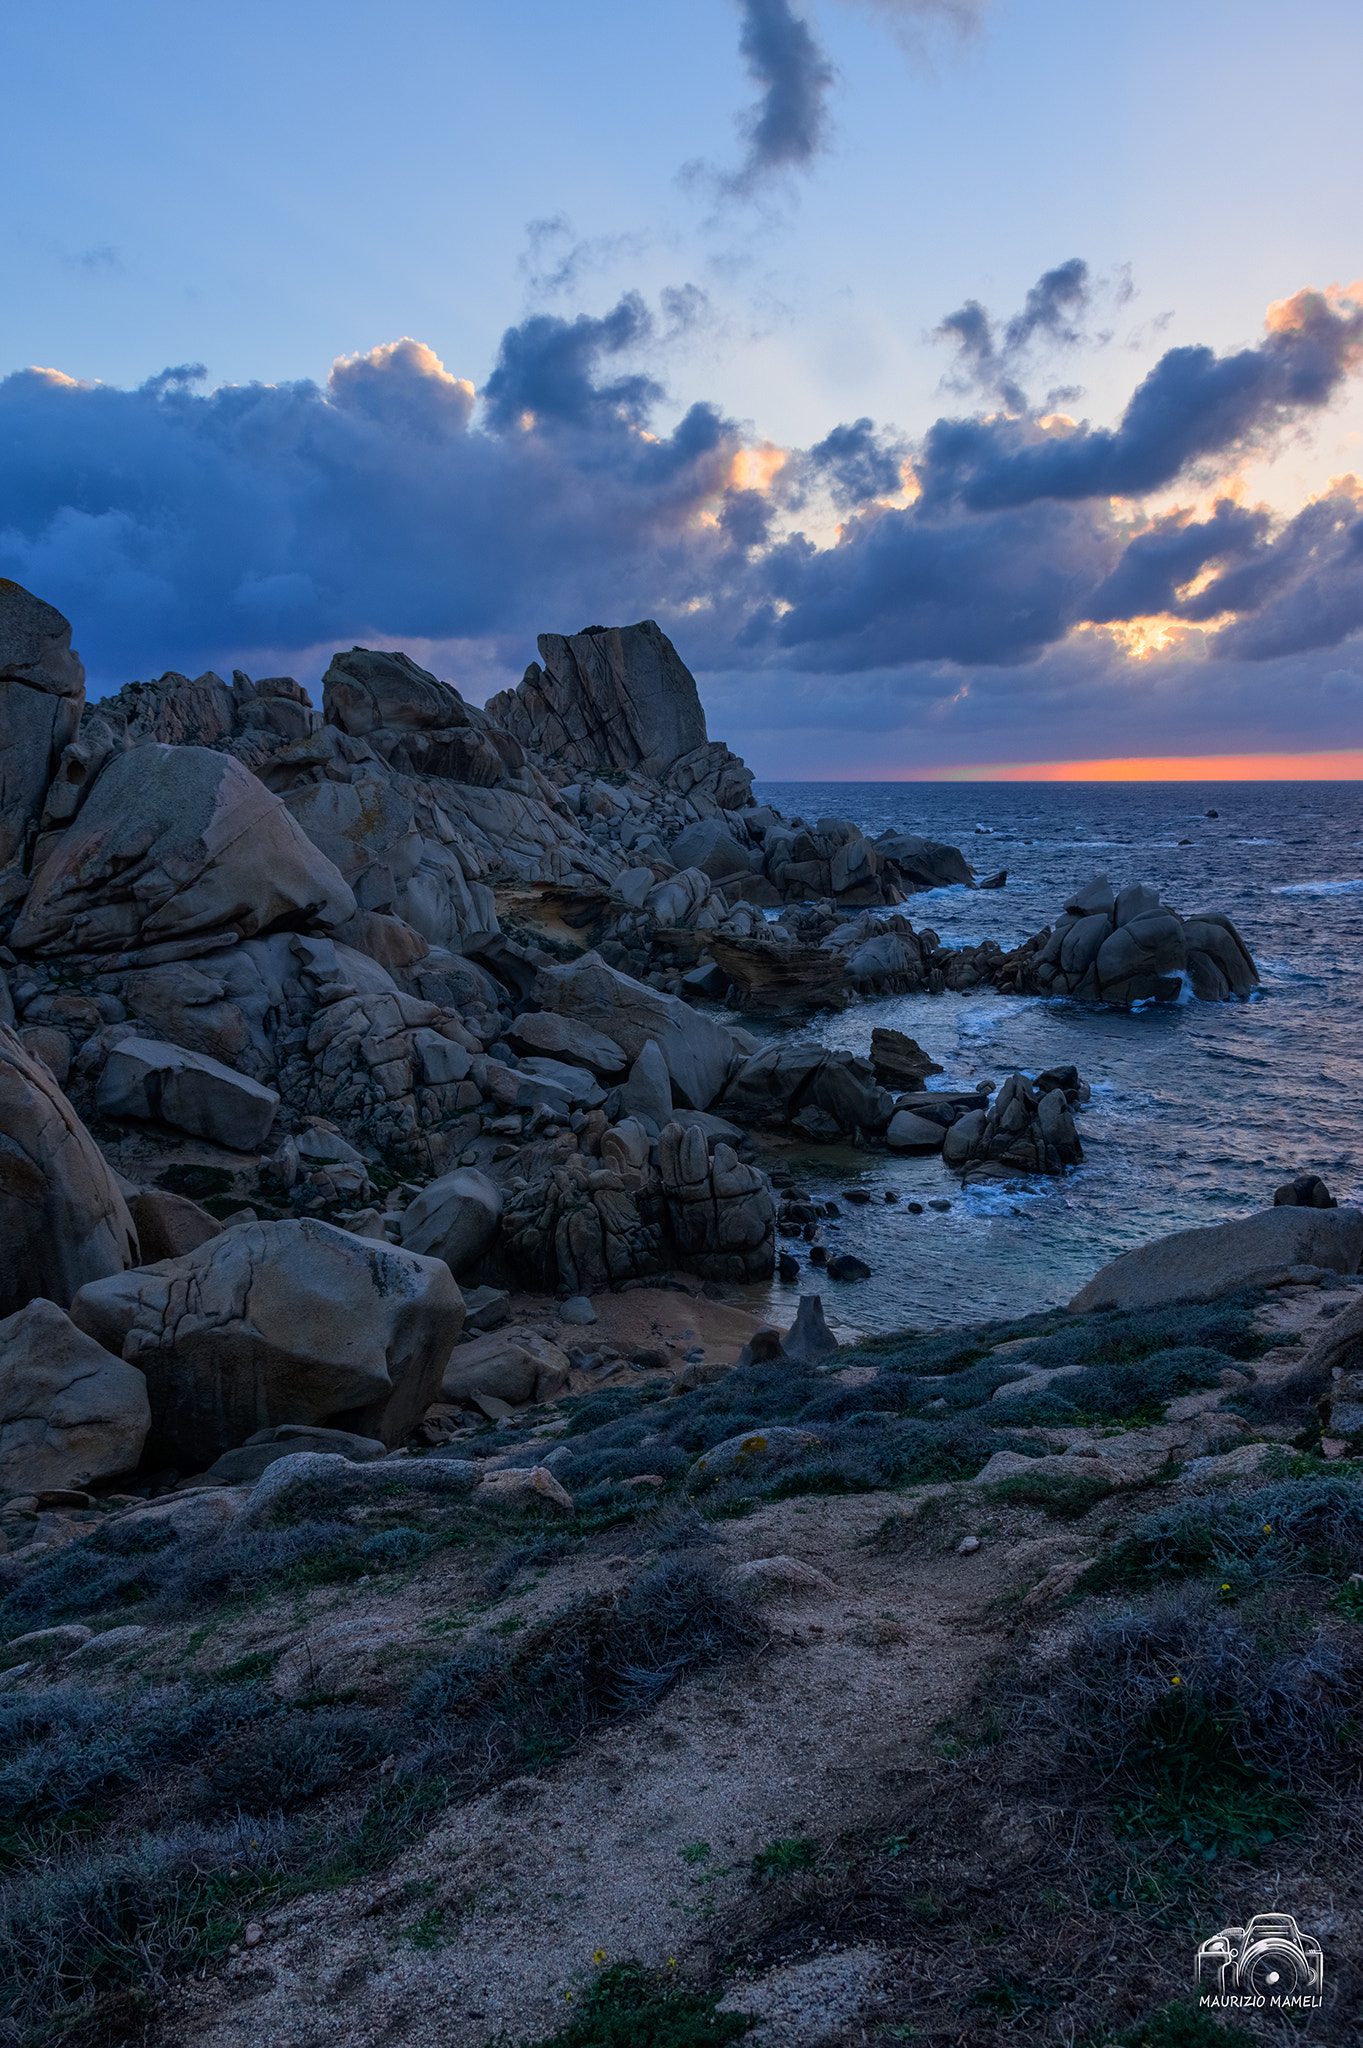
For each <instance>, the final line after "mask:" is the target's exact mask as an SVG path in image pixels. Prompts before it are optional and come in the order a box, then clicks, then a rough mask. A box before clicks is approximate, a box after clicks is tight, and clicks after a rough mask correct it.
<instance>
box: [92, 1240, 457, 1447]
mask: <svg viewBox="0 0 1363 2048" xmlns="http://www.w3.org/2000/svg"><path fill="white" fill-rule="evenodd" d="M71 1320H72V1321H73V1322H74V1323H75V1324H76V1325H77V1327H78V1328H79V1329H81V1330H84V1331H85V1332H86V1334H87V1335H89V1336H91V1337H93V1338H94V1339H95V1341H96V1342H97V1343H99V1344H102V1345H103V1346H104V1347H105V1349H106V1350H109V1351H112V1352H115V1353H116V1354H118V1355H119V1356H121V1357H122V1358H124V1359H126V1360H127V1362H128V1363H129V1364H130V1365H135V1366H137V1367H138V1369H139V1370H140V1371H141V1372H142V1373H143V1374H144V1375H145V1377H146V1382H147V1392H148V1396H149V1398H150V1401H151V1414H152V1423H153V1427H154V1428H155V1429H156V1431H157V1432H158V1434H159V1435H160V1436H161V1437H162V1438H164V1439H165V1440H166V1441H167V1442H168V1443H170V1444H171V1445H173V1447H174V1451H175V1454H176V1457H177V1458H178V1459H179V1460H180V1461H182V1462H183V1463H185V1464H186V1465H187V1466H188V1469H190V1470H197V1469H200V1468H201V1467H203V1466H207V1465H210V1464H212V1463H213V1461H214V1459H216V1458H218V1457H220V1456H221V1454H222V1453H223V1452H224V1451H229V1450H233V1449H235V1448H236V1447H237V1446H238V1445H240V1444H243V1443H245V1442H246V1441H247V1439H248V1438H249V1437H251V1436H253V1435H254V1434H255V1433H256V1431H257V1430H261V1429H271V1428H274V1427H276V1426H277V1425H278V1424H280V1423H286V1422H295V1423H317V1422H320V1423H325V1424H326V1425H328V1426H329V1427H331V1428H341V1429H346V1430H349V1431H351V1432H353V1433H354V1434H355V1435H358V1436H368V1437H377V1438H379V1439H380V1440H381V1441H382V1442H384V1443H389V1444H392V1443H398V1442H401V1441H402V1439H403V1438H404V1437H406V1436H407V1435H408V1434H409V1433H410V1432H411V1431H412V1430H413V1429H415V1427H416V1425H417V1423H418V1422H419V1421H420V1420H421V1417H422V1415H423V1414H424V1413H425V1411H426V1409H427V1408H428V1407H429V1405H430V1403H431V1402H432V1401H433V1400H434V1399H435V1398H436V1395H437V1393H438V1391H439V1387H440V1380H441V1375H442V1374H443V1372H444V1370H445V1366H446V1363H447V1361H448V1359H449V1355H450V1352H451V1351H452V1350H453V1348H454V1344H455V1341H456V1339H457V1338H458V1336H459V1332H460V1329H461V1327H462V1324H463V1320H464V1304H463V1299H462V1297H461V1295H460V1293H459V1289H458V1287H457V1286H456V1285H455V1283H454V1280H453V1279H452V1277H451V1275H450V1271H449V1268H448V1267H447V1266H446V1265H445V1264H444V1262H443V1261H442V1260H440V1259H426V1258H419V1257H417V1256H416V1255H415V1254H414V1253H412V1252H407V1251H400V1250H397V1249H395V1248H393V1247H390V1246H387V1245H379V1244H375V1243H373V1242H372V1241H370V1240H367V1239H363V1238H358V1237H354V1236H352V1235H351V1234H350V1233H349V1232H348V1231H344V1230H337V1229H336V1228H334V1226H333V1225H331V1224H329V1223H320V1222H315V1221H310V1220H309V1221H304V1222H298V1223H246V1224H239V1225H237V1226H236V1227H235V1228H233V1229H230V1230H225V1231H223V1232H222V1233H221V1234H220V1235H219V1236H217V1237H214V1238H210V1239H209V1240H208V1242H207V1243H206V1244H203V1245H200V1246H199V1248H198V1249H197V1250H196V1251H193V1252H190V1253H188V1254H187V1255H186V1256H185V1257H184V1258H180V1259H168V1260H165V1261H164V1262H163V1263H162V1264H160V1265H157V1266H146V1267H142V1268H141V1269H139V1270H137V1271H134V1272H129V1273H125V1274H120V1275H118V1276H117V1277H116V1278H113V1279H108V1280H96V1281H93V1282H91V1283H90V1284H89V1285H87V1286H85V1287H83V1288H82V1289H81V1291H80V1293H79V1294H77V1296H76V1298H75V1300H74V1301H73V1303H72V1305H71Z"/></svg>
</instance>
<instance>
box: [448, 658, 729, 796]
mask: <svg viewBox="0 0 1363 2048" xmlns="http://www.w3.org/2000/svg"><path fill="white" fill-rule="evenodd" d="M538 646H539V651H540V660H539V661H538V662H534V661H532V662H531V664H530V666H529V668H528V669H527V670H526V672H525V675H524V677H523V678H522V680H521V682H520V683H519V684H518V685H517V686H516V688H515V689H514V690H507V691H504V692H503V693H502V694H501V695H500V696H498V697H493V698H492V699H490V701H489V703H488V706H487V710H488V715H489V716H490V717H491V718H493V719H494V720H496V721H497V722H498V723H500V724H502V725H504V726H505V727H506V729H507V730H508V731H509V732H510V733H512V734H513V735H514V736H515V738H516V739H518V740H519V741H520V742H521V744H522V745H523V746H525V747H527V748H530V749H531V750H532V751H533V752H535V753H537V754H542V755H543V756H544V757H545V758H546V759H547V760H549V761H553V762H555V763H561V764H562V765H563V766H564V767H566V768H569V769H576V770H581V771H585V772H586V773H588V774H593V775H599V774H608V773H610V772H611V771H612V770H619V771H622V772H623V773H625V774H627V775H630V774H639V775H642V776H644V777H646V778H647V779H648V780H650V781H654V782H660V783H663V784H664V785H666V786H668V787H671V788H673V789H675V790H677V792H678V793H679V794H680V795H682V796H689V797H690V798H691V799H692V801H693V802H695V801H696V800H697V798H698V797H704V798H706V799H708V802H709V803H710V804H712V805H714V806H716V807H717V808H718V809H720V810H726V811H736V810H741V809H742V808H743V806H744V805H745V804H749V803H751V801H752V772H751V770H750V769H748V768H745V767H744V765H743V763H742V762H741V761H740V760H739V759H738V757H737V755H736V754H731V753H730V752H729V749H728V748H727V747H726V746H723V745H722V744H720V743H718V742H714V743H712V742H711V740H710V737H709V734H708V733H707V732H706V729H705V712H704V710H703V709H702V707H701V701H700V695H699V692H698V691H697V689H696V679H695V677H694V676H693V675H692V673H691V671H690V669H689V668H687V666H686V664H685V663H684V662H683V661H682V660H681V658H680V656H679V655H678V653H677V650H676V648H675V647H674V646H673V645H672V642H671V641H670V640H669V639H668V637H667V635H666V634H665V633H663V632H661V631H660V630H659V628H658V626H657V625H656V624H655V622H654V621H653V620H652V619H644V620H642V621H641V622H640V624H639V625H637V626H618V627H605V626H593V627H590V628H589V629H588V630H587V631H586V632H585V633H574V634H572V635H568V636H565V635H564V634H562V633H541V634H540V636H539V641H538ZM541 663H542V664H543V666H541Z"/></svg>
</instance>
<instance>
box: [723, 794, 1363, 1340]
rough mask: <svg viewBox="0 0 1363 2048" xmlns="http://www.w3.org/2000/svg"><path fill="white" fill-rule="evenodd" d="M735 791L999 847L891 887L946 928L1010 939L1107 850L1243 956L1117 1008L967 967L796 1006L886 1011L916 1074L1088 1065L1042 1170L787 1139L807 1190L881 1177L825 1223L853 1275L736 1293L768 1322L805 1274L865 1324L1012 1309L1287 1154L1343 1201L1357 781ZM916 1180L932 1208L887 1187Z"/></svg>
mask: <svg viewBox="0 0 1363 2048" xmlns="http://www.w3.org/2000/svg"><path fill="white" fill-rule="evenodd" d="M754 794H755V795H756V797H757V799H758V801H759V802H763V803H772V804H775V805H776V807H777V808H778V809H779V810H780V811H781V812H782V813H783V814H784V815H785V816H787V817H791V816H800V817H804V818H806V819H810V820H813V819H816V818H819V817H845V818H851V819H853V820H855V822H856V823H857V824H859V825H860V826H861V827H862V828H863V829H864V830H865V831H867V832H868V833H870V834H872V836H874V835H875V834H876V833H879V832H882V831H885V830H886V829H887V828H890V827H897V828H900V829H904V830H908V831H915V832H921V833H923V834H924V835H925V836H926V837H928V838H933V839H946V840H951V841H953V842H954V843H955V844H957V845H959V846H961V847H962V848H963V849H964V851H965V853H966V856H967V858H968V859H969V860H970V861H971V863H972V865H973V866H974V868H975V871H976V873H977V874H981V875H983V874H989V873H991V872H993V871H994V870H995V869H997V868H1000V867H1006V868H1007V870H1008V886H1007V888H1006V889H1005V890H1003V891H1000V892H984V893H977V892H974V891H969V890H964V889H949V890H932V891H930V892H929V893H927V894H926V895H921V896H917V897H915V898H913V900H912V901H911V903H909V904H908V905H907V906H905V907H906V909H907V911H908V914H909V915H910V916H911V918H912V919H913V923H914V926H915V928H916V929H918V930H922V929H923V928H924V927H931V928H932V929H933V930H935V931H937V932H938V933H939V934H940V936H941V937H942V939H943V940H944V941H945V942H946V943H948V944H951V943H964V942H970V943H978V941H980V940H981V939H985V938H995V939H997V940H998V941H999V943H1000V944H1001V945H1004V946H1007V945H1010V944H1012V943H1014V942H1016V941H1017V940H1019V939H1021V938H1023V937H1025V936H1026V935H1027V934H1028V933H1030V932H1033V931H1036V930H1038V929H1039V928H1040V927H1041V926H1042V925H1044V924H1049V923H1051V922H1053V921H1054V919H1055V917H1056V915H1057V914H1058V913H1059V911H1060V909H1061V907H1062V905H1063V903H1064V900H1065V897H1066V895H1067V894H1068V893H1069V892H1070V891H1071V890H1072V889H1074V888H1076V887H1077V886H1079V885H1080V884H1082V883H1083V882H1085V881H1087V880H1089V878H1090V877H1091V876H1093V875H1094V874H1096V873H1100V872H1104V873H1106V874H1107V875H1108V876H1109V877H1110V879H1111V880H1112V882H1113V883H1114V884H1115V885H1117V886H1119V887H1120V886H1121V885H1122V884H1123V883H1126V882H1128V881H1143V882H1150V883H1153V884H1154V886H1155V887H1157V888H1158V889H1159V890H1160V893H1161V895H1162V897H1163V898H1164V900H1165V902H1167V903H1169V904H1170V905H1171V906H1172V907H1173V908H1174V909H1175V910H1179V911H1182V912H1185V913H1190V912H1193V911H1198V910H1209V909H1214V910H1223V911H1225V912H1226V913H1227V914H1228V915H1229V916H1230V917H1232V918H1233V919H1234V920H1235V923H1236V924H1237V926H1238V927H1239V929H1240V931H1241V933H1242V935H1243V936H1244V938H1245V939H1246V941H1247V943H1248V945H1249V947H1250V950H1251V952H1252V953H1253V955H1254V957H1255V960H1256V962H1257V963H1258V967H1259V971H1260V974H1261V975H1262V977H1263V984H1262V989H1261V991H1260V992H1259V994H1257V995H1256V996H1255V997H1254V999H1253V1000H1251V1001H1250V1002H1247V1003H1231V1004H1203V1003H1196V1002H1187V1003H1183V1004H1180V1005H1178V1006H1177V1007H1174V1008H1165V1009H1149V1010H1145V1011H1140V1012H1136V1013H1126V1012H1121V1011H1114V1010H1106V1009H1102V1008H1095V1007H1092V1006H1089V1005H1085V1004H1078V1003H1071V1002H1068V1001H1063V1000H1061V1001H1044V1002H1043V1001H1034V1000H1018V999H1014V998H1009V997H1001V996H999V995H997V994H995V993H993V992H991V991H985V992H984V993H982V994H976V995H962V996H955V995H944V996H926V995H923V996H894V997H889V998H886V999H884V1000H882V1001H877V1002H860V1003H853V1004H852V1006H851V1007H849V1008H848V1009H847V1010H845V1011H843V1012H842V1013H841V1014H839V1015H834V1014H831V1013H825V1014H823V1015H820V1016H816V1017H814V1018H813V1019H811V1020H810V1023H809V1025H808V1027H807V1028H808V1030H809V1032H810V1033H811V1034H812V1035H814V1036H816V1037H818V1038H821V1039H823V1040H824V1041H825V1042H826V1043H827V1044H829V1045H838V1046H847V1047H850V1048H851V1049H852V1050H854V1051H857V1052H865V1051H866V1050H867V1049H868V1048H869V1045H870V1038H871V1030H872V1027H873V1026H874V1025H877V1024H889V1025H893V1026H895V1027H896V1028H897V1029H899V1030H902V1031H907V1032H908V1033H910V1034H911V1036H913V1037H915V1038H917V1039H918V1040H919V1042H920V1043H921V1044H922V1045H924V1046H925V1047H926V1048H927V1049H928V1050H929V1051H930V1052H931V1053H932V1055H933V1057H934V1058H935V1059H937V1060H940V1061H941V1063H942V1065H943V1068H944V1069H945V1071H944V1072H943V1073H942V1074H941V1075H940V1076H939V1077H937V1078H936V1079H935V1080H934V1083H933V1085H934V1086H937V1087H959V1086H961V1085H963V1084H964V1083H965V1082H966V1081H967V1080H969V1079H971V1078H973V1077H975V1076H977V1075H980V1074H987V1075H989V1076H990V1077H991V1078H993V1079H994V1080H996V1081H997V1080H1000V1079H1002V1077H1003V1076H1004V1075H1005V1074H1007V1073H1008V1072H1010V1071H1011V1070H1012V1068H1013V1067H1015V1066H1020V1067H1023V1068H1025V1069H1028V1070H1029V1071H1031V1072H1036V1071H1038V1070H1040V1069H1041V1068H1043V1067H1047V1066H1054V1065H1057V1064H1059V1063H1061V1062H1064V1061H1073V1063H1074V1064H1075V1065H1076V1066H1077V1067H1078V1069H1079V1071H1080V1074H1081V1075H1082V1076H1083V1077H1084V1079H1085V1080H1087V1081H1088V1082H1089V1083H1090V1085H1091V1087H1092V1089H1093V1099H1092V1102H1091V1104H1090V1105H1089V1107H1088V1108H1087V1109H1086V1110H1085V1112H1084V1113H1083V1115H1082V1117H1081V1119H1080V1125H1079V1128H1080V1136H1081V1137H1082V1139H1083V1144H1084V1151H1085V1155H1086V1157H1085V1162H1084V1164H1083V1165H1082V1166H1081V1167H1080V1168H1078V1169H1077V1170H1076V1171H1074V1172H1072V1173H1071V1174H1070V1175H1068V1176H1067V1177H1066V1179H1065V1180H1063V1181H1057V1182H1036V1181H1033V1182H1019V1183H1018V1184H1016V1185H1014V1186H1005V1187H1002V1188H1000V1187H997V1186H995V1187H989V1188H980V1189H976V1190H972V1191H970V1192H967V1193H963V1192H962V1191H961V1188H960V1184H959V1182H957V1181H956V1180H955V1178H954V1176H952V1175H950V1174H948V1173H947V1172H946V1170H945V1169H944V1168H943V1166H942V1165H941V1163H940V1161H938V1160H936V1159H927V1160H923V1159H913V1160H893V1159H890V1158H888V1157H886V1156H884V1155H881V1154H873V1155H867V1154H864V1153H863V1154H857V1153H854V1152H851V1151H845V1152H837V1153H830V1152H829V1151H827V1150H825V1149H823V1148H818V1147H811V1148H810V1149H809V1150H808V1151H807V1152H806V1153H803V1154H801V1155H800V1158H801V1164H802V1167H807V1169H808V1171H807V1175H806V1177H807V1178H808V1180H809V1181H810V1184H811V1186H812V1187H813V1188H814V1189H815V1191H816V1192H818V1193H821V1194H825V1195H833V1196H836V1194H837V1192H838V1189H839V1187H845V1186H846V1185H848V1183H849V1178H850V1177H852V1176H857V1177H860V1178H862V1179H863V1180H864V1181H865V1183H866V1184H867V1185H868V1186H870V1187H872V1188H873V1189H875V1190H876V1192H877V1194H879V1192H880V1191H881V1190H883V1188H885V1187H887V1186H889V1187H893V1188H895V1189H897V1190H898V1191H899V1192H900V1194H901V1197H902V1198H903V1199H902V1200H901V1201H900V1203H899V1204H898V1205H896V1206H889V1205H886V1204H884V1203H883V1202H880V1201H877V1202H876V1203H874V1204H872V1205H871V1206H869V1207H867V1208H861V1209H855V1208H852V1209H848V1210H846V1211H845V1220H844V1221H843V1223H842V1225H841V1229H840V1231H839V1232H838V1233H837V1238H838V1241H839V1242H841V1243H842V1244H845V1245H846V1246H847V1247H848V1248H849V1249H852V1250H856V1251H859V1252H861V1253H862V1255H863V1256H864V1257H865V1258H866V1260H867V1262H868V1263H869V1264H870V1265H871V1266H872V1269H873V1277H872V1279H871V1280H869V1281H865V1282H860V1283H855V1284H852V1285H844V1286H838V1285H836V1284H835V1283H830V1282H827V1281H826V1280H824V1278H823V1276H822V1275H819V1276H818V1278H817V1279H816V1278H815V1275H814V1273H813V1271H812V1270H811V1271H810V1273H809V1274H808V1276H807V1277H806V1278H804V1279H802V1280H801V1282H800V1284H799V1286H798V1287H795V1286H790V1287H784V1286H781V1285H780V1284H778V1285H776V1286H775V1287H774V1288H773V1289H772V1290H771V1292H770V1294H769V1295H767V1296H764V1297H762V1299H761V1302H760V1304H759V1303H757V1302H755V1303H754V1305H755V1306H757V1305H761V1306H762V1307H763V1309H764V1311H765V1312H768V1313H770V1314H771V1316H772V1318H773V1320H777V1321H782V1322H784V1321H786V1320H788V1319H789V1316H790V1314H791V1313H792V1312H793V1298H794V1296H795V1295H796V1294H797V1293H811V1292H818V1291H822V1292H823V1294H824V1296H825V1302H826V1305H827V1307H828V1308H829V1309H830V1311H832V1310H834V1309H836V1311H837V1312H838V1313H839V1314H840V1315H841V1316H842V1317H844V1318H845V1319H846V1320H847V1321H848V1322H849V1323H851V1324H853V1325H855V1326H856V1327H859V1328H862V1329H868V1330H878V1329H892V1328H896V1327H899V1326H903V1325H914V1326H919V1327H922V1326H925V1325H929V1324H945V1323H953V1322H969V1321H974V1320H977V1319H979V1318H982V1317H994V1316H1004V1315H1012V1314H1015V1313H1016V1314H1021V1313H1025V1312H1029V1311H1031V1310H1034V1309H1038V1308H1042V1307H1047V1306H1050V1305H1051V1304H1053V1303H1056V1302H1061V1301H1064V1300H1067V1299H1068V1298H1069V1296H1070V1295H1071V1294H1072V1293H1073V1292H1074V1291H1075V1289H1076V1288H1078V1287H1080V1286H1082V1285H1083V1283H1084V1282H1085V1281H1086V1280H1087V1279H1089V1278H1090V1277H1091V1276H1092V1274H1093V1273H1095V1272H1096V1271H1097V1270H1098V1268H1099V1267H1100V1266H1102V1265H1103V1264H1104V1263H1105V1262H1106V1261H1107V1260H1108V1259H1110V1258H1112V1257H1114V1256H1115V1255H1116V1254H1117V1253H1118V1252H1120V1251H1124V1250H1126V1249H1128V1248H1129V1247H1130V1246H1132V1245H1136V1244H1144V1243H1145V1242H1147V1241H1148V1240H1149V1239H1150V1238H1153V1237H1158V1236H1161V1235H1163V1234H1164V1233H1166V1232H1168V1231H1171V1230H1179V1229H1184V1228H1187V1227H1188V1226H1190V1225H1194V1224H1202V1223H1216V1222H1221V1221H1224V1220H1225V1219H1227V1218H1229V1217H1233V1216H1242V1215H1246V1214H1248V1213H1249V1212H1250V1211H1252V1210H1254V1209H1257V1208H1261V1207H1263V1206H1265V1205H1266V1204H1267V1203H1270V1202H1271V1201H1272V1198H1273V1189H1274V1187H1275V1186H1276V1185H1277V1184H1278V1183H1279V1182H1280V1181H1282V1180H1285V1179H1288V1178H1290V1177H1291V1175H1293V1174H1295V1173H1299V1172H1304V1171H1310V1172H1314V1173H1319V1174H1321V1175H1322V1176H1323V1178H1324V1179H1325V1180H1326V1182H1327V1183H1328V1184H1329V1187H1330V1190H1331V1192H1332V1193H1333V1194H1335V1195H1336V1196H1337V1197H1338V1198H1339V1199H1340V1200H1341V1201H1343V1200H1363V1043H1361V1042H1360V1018H1361V1016H1363V1010H1361V1009H1360V989H1363V786H1360V785H1355V784H1350V783H1233V784H1228V785H1226V784H1223V785H1210V784H1208V785H1206V786H1203V785H1194V784H1187V783H1179V784H1169V783H1151V784H1140V783H1136V784H1104V783H1071V784H1057V783H1048V784H1040V783H1033V784H1019V783H1012V784H1008V783H964V784H962V783H957V784H943V783H825V784H817V783H759V784H757V785H756V787H755V790H754ZM1208 811H1216V812H1217V813H1219V815H1218V816H1217V817H1215V818H1209V817H1207V816H1206V815H1205V814H1206V813H1207V812H1208ZM1181 842H1188V843H1186V844H1184V843H1181ZM933 1197H945V1198H946V1199H949V1200H950V1201H951V1204H952V1206H951V1208H950V1210H949V1211H947V1212H945V1213H938V1212H933V1211H925V1213H924V1214H923V1215H922V1216H912V1215H910V1214H909V1213H908V1211H907V1209H906V1208H905V1206H904V1204H905V1202H906V1201H907V1200H909V1199H917V1200H920V1201H924V1202H926V1201H927V1200H929V1199H931V1198H933ZM833 1235H834V1234H833V1233H832V1232H830V1233H829V1236H830V1240H831V1239H832V1237H833Z"/></svg>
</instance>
